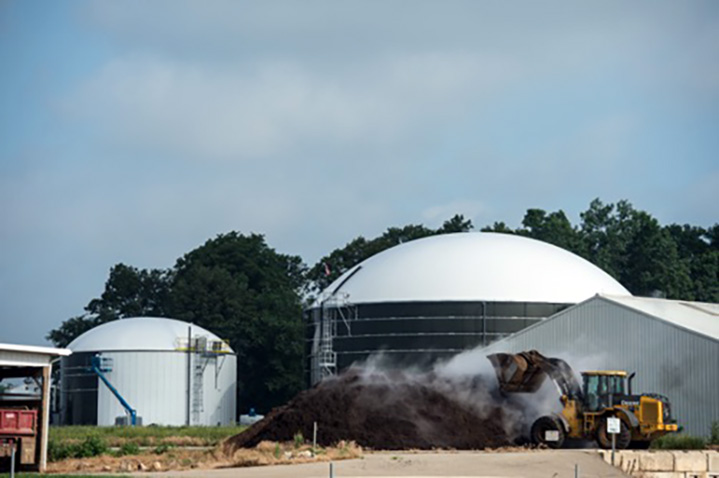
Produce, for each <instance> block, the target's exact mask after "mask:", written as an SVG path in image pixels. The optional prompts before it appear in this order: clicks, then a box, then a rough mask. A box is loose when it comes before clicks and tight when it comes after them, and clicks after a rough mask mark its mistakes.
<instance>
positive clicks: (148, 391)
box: [60, 317, 237, 426]
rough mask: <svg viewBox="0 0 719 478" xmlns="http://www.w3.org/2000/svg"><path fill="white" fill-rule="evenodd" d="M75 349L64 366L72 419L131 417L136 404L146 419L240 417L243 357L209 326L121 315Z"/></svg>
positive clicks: (178, 421)
mask: <svg viewBox="0 0 719 478" xmlns="http://www.w3.org/2000/svg"><path fill="white" fill-rule="evenodd" d="M68 348H69V349H70V350H72V352H73V353H72V355H70V356H69V357H64V358H63V360H62V362H61V366H60V371H61V375H62V380H61V381H60V386H61V393H60V421H61V423H63V424H65V425H98V426H111V425H115V424H118V423H127V420H128V418H127V417H128V414H130V415H132V413H131V411H132V410H134V412H135V415H136V417H137V419H138V420H139V421H140V422H141V423H142V424H145V425H148V424H153V423H154V424H157V425H168V426H180V425H205V426H208V425H218V424H221V425H229V424H232V423H234V422H235V419H236V411H237V400H236V396H237V356H236V355H235V353H234V352H233V351H232V349H230V347H229V346H228V345H227V343H226V342H224V341H222V340H221V339H220V338H219V337H218V336H217V335H215V334H213V333H212V332H210V331H208V330H206V329H204V328H202V327H199V326H197V325H193V324H190V323H188V322H181V321H179V320H174V319H161V318H157V317H135V318H129V319H119V320H113V321H111V322H107V323H105V324H102V325H99V326H97V327H95V328H94V329H91V330H88V331H87V332H85V333H84V334H82V335H80V336H79V337H77V338H76V339H75V340H73V341H72V342H71V343H70V345H68ZM116 394H119V395H120V396H121V397H122V400H120V399H119V398H118V396H117V395H116ZM123 400H124V402H123ZM128 404H129V405H128ZM126 405H127V406H126ZM130 407H131V409H132V410H130Z"/></svg>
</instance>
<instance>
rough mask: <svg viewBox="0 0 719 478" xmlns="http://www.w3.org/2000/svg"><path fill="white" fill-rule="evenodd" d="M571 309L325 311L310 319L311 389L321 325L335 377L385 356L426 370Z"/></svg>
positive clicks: (403, 305) (390, 306)
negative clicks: (328, 330) (328, 334)
mask: <svg viewBox="0 0 719 478" xmlns="http://www.w3.org/2000/svg"><path fill="white" fill-rule="evenodd" d="M569 305H570V304H554V303H534V302H485V301H461V302H460V301H448V302H443V301H432V302H430V301H427V302H385V303H368V304H355V305H351V306H344V307H323V308H315V309H311V310H309V311H308V313H307V319H308V322H307V330H306V340H307V345H306V351H307V364H308V365H307V370H308V372H309V374H308V377H307V380H308V383H310V384H314V383H316V382H317V381H318V380H319V379H320V378H321V373H320V370H319V368H320V367H319V365H318V359H317V356H318V350H319V348H320V341H321V333H320V329H321V327H322V321H330V322H332V329H333V331H334V333H333V340H332V348H333V351H334V353H336V357H337V360H336V361H337V371H338V372H339V371H341V370H343V369H345V368H347V367H349V366H350V365H352V364H353V363H355V362H359V361H363V360H366V359H367V358H368V357H370V356H372V355H374V354H378V353H382V355H383V358H384V360H385V361H386V362H387V363H388V364H391V365H396V366H412V367H420V368H422V367H427V366H430V365H431V364H433V363H434V362H436V361H437V360H441V359H445V358H449V357H451V356H453V355H455V354H457V353H459V352H462V351H464V350H467V349H472V348H474V347H477V346H483V345H487V344H490V343H492V342H494V341H496V340H499V339H501V338H504V337H508V336H510V335H511V334H513V333H516V332H518V331H520V330H523V329H525V328H526V327H529V326H531V325H533V324H536V323H538V322H540V321H542V320H544V319H545V318H547V317H549V316H551V315H553V314H555V313H556V312H558V311H560V310H563V309H564V308H566V307H568V306H569Z"/></svg>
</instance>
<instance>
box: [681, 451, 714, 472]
mask: <svg viewBox="0 0 719 478" xmlns="http://www.w3.org/2000/svg"><path fill="white" fill-rule="evenodd" d="M673 453H674V470H675V471H707V457H706V455H705V454H704V452H701V451H675V452H673Z"/></svg>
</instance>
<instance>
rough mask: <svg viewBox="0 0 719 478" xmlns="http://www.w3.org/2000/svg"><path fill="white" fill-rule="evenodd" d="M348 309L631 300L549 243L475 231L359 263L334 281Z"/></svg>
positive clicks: (438, 238)
mask: <svg viewBox="0 0 719 478" xmlns="http://www.w3.org/2000/svg"><path fill="white" fill-rule="evenodd" d="M333 292H336V293H337V297H341V296H345V294H346V297H347V300H348V301H349V302H350V303H368V302H405V301H491V302H505V301H506V302H544V303H578V302H581V301H583V300H585V299H588V298H590V297H592V296H593V295H595V294H613V295H625V296H626V295H631V294H630V293H629V291H627V290H626V289H625V288H624V287H622V285H621V284H620V283H619V282H617V281H616V280H614V279H613V278H612V277H611V276H610V275H609V274H607V273H606V272H604V271H603V270H601V269H600V268H598V267H597V266H595V265H593V264H592V263H590V262H588V261H586V260H584V259H582V258H581V257H579V256H577V255H575V254H572V253H571V252H568V251H566V250H564V249H561V248H559V247H556V246H553V245H551V244H547V243H546V242H542V241H537V240H535V239H529V238H526V237H522V236H516V235H511V234H498V233H488V232H472V233H467V232H466V233H457V234H443V235H439V236H431V237H427V238H423V239H417V240H414V241H411V242H407V243H405V244H401V245H399V246H395V247H393V248H391V249H387V250H385V251H383V252H381V253H379V254H376V255H374V256H372V257H370V258H369V259H367V260H365V261H363V262H362V263H360V264H359V265H357V266H355V267H353V268H352V269H350V270H348V271H347V272H345V273H344V274H343V275H342V276H340V277H339V278H338V279H337V280H335V281H334V282H333V283H332V284H331V285H330V286H329V287H328V288H327V289H325V291H324V292H323V294H322V299H325V298H327V297H329V296H330V295H331V294H332V293H333Z"/></svg>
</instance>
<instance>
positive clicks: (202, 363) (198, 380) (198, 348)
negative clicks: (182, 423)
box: [192, 337, 209, 424]
mask: <svg viewBox="0 0 719 478" xmlns="http://www.w3.org/2000/svg"><path fill="white" fill-rule="evenodd" d="M206 349H207V338H206V337H198V338H197V339H195V353H194V354H193V355H194V357H193V358H194V364H193V374H192V375H193V377H192V421H193V422H194V423H196V424H199V423H200V415H201V413H202V412H203V411H204V406H205V405H204V395H205V393H204V382H205V380H204V376H205V367H207V362H208V361H209V360H208V356H207V355H206V354H205V350H206Z"/></svg>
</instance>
